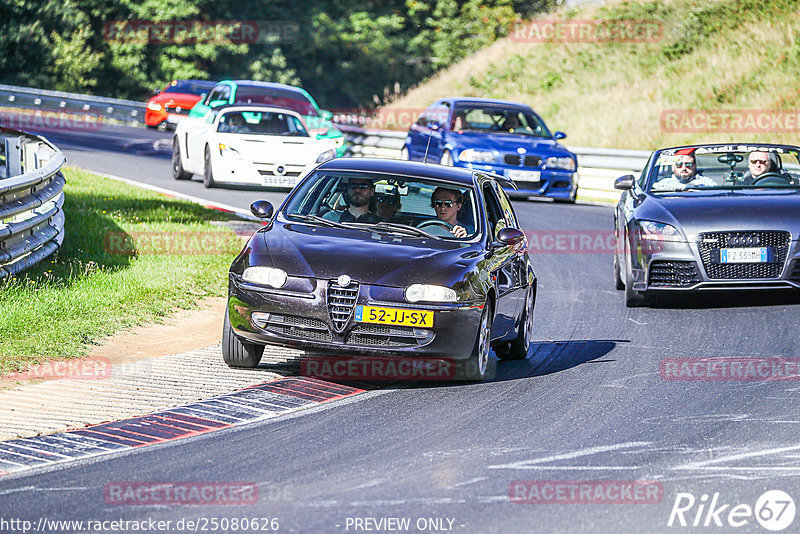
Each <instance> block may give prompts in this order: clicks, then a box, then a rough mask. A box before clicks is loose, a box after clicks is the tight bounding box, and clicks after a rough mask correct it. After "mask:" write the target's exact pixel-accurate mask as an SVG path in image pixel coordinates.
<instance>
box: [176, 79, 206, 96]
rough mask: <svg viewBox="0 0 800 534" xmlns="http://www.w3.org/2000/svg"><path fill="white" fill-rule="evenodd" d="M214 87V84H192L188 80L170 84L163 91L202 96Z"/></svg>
mask: <svg viewBox="0 0 800 534" xmlns="http://www.w3.org/2000/svg"><path fill="white" fill-rule="evenodd" d="M212 87H214V82H192V81H189V80H177V81H174V82H172V83H171V84H169V85H168V86H167V88H166V89H164V92H165V93H181V94H186V95H202V94H204V93H207V92H209V91H210V90H211V88H212Z"/></svg>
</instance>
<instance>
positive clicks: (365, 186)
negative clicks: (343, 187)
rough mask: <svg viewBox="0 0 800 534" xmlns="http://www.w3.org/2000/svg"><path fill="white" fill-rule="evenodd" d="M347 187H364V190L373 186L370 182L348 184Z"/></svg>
mask: <svg viewBox="0 0 800 534" xmlns="http://www.w3.org/2000/svg"><path fill="white" fill-rule="evenodd" d="M347 187H349V188H350V189H362V190H364V189H369V188H370V187H372V185H370V184H347Z"/></svg>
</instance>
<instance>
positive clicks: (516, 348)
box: [495, 287, 534, 360]
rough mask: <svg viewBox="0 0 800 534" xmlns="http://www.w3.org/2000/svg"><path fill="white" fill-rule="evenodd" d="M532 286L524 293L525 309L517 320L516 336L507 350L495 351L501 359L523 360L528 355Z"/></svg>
mask: <svg viewBox="0 0 800 534" xmlns="http://www.w3.org/2000/svg"><path fill="white" fill-rule="evenodd" d="M533 306H534V295H533V288H532V287H531V288H528V292H527V294H526V295H525V309H524V310H522V317H521V318H520V322H519V330H518V332H517V338H516V339H515V340H513V341H512V342H511V344H510V345H509V346H508V350H507V351H503V350H501V351H500V352H497V351H495V352H496V353H497V357H498V358H500V359H501V360H524V359H525V358H527V357H528V348H530V346H531V332H532V331H533Z"/></svg>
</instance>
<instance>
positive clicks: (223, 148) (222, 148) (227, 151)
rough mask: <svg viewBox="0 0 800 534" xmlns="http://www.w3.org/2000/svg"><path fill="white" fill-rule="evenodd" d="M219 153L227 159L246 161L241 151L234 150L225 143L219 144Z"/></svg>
mask: <svg viewBox="0 0 800 534" xmlns="http://www.w3.org/2000/svg"><path fill="white" fill-rule="evenodd" d="M219 153H220V155H221V156H224V157H226V158H233V159H244V158H242V155H241V154H239V151H238V150H236V149H235V148H233V147H232V146H230V145H226V144H225V143H220V144H219Z"/></svg>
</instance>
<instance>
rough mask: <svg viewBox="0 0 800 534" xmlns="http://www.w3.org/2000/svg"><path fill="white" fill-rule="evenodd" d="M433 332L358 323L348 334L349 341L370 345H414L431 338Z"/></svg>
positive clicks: (355, 343)
mask: <svg viewBox="0 0 800 534" xmlns="http://www.w3.org/2000/svg"><path fill="white" fill-rule="evenodd" d="M432 337H433V332H431V331H430V330H422V329H415V328H408V327H402V326H388V325H379V324H357V325H356V326H355V327H354V328H353V330H351V331H350V333H349V334H348V336H347V341H346V342H347V343H348V344H352V345H365V346H370V347H414V346H417V345H422V344H424V343H426V342H428V341H430V340H431V338H432Z"/></svg>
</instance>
